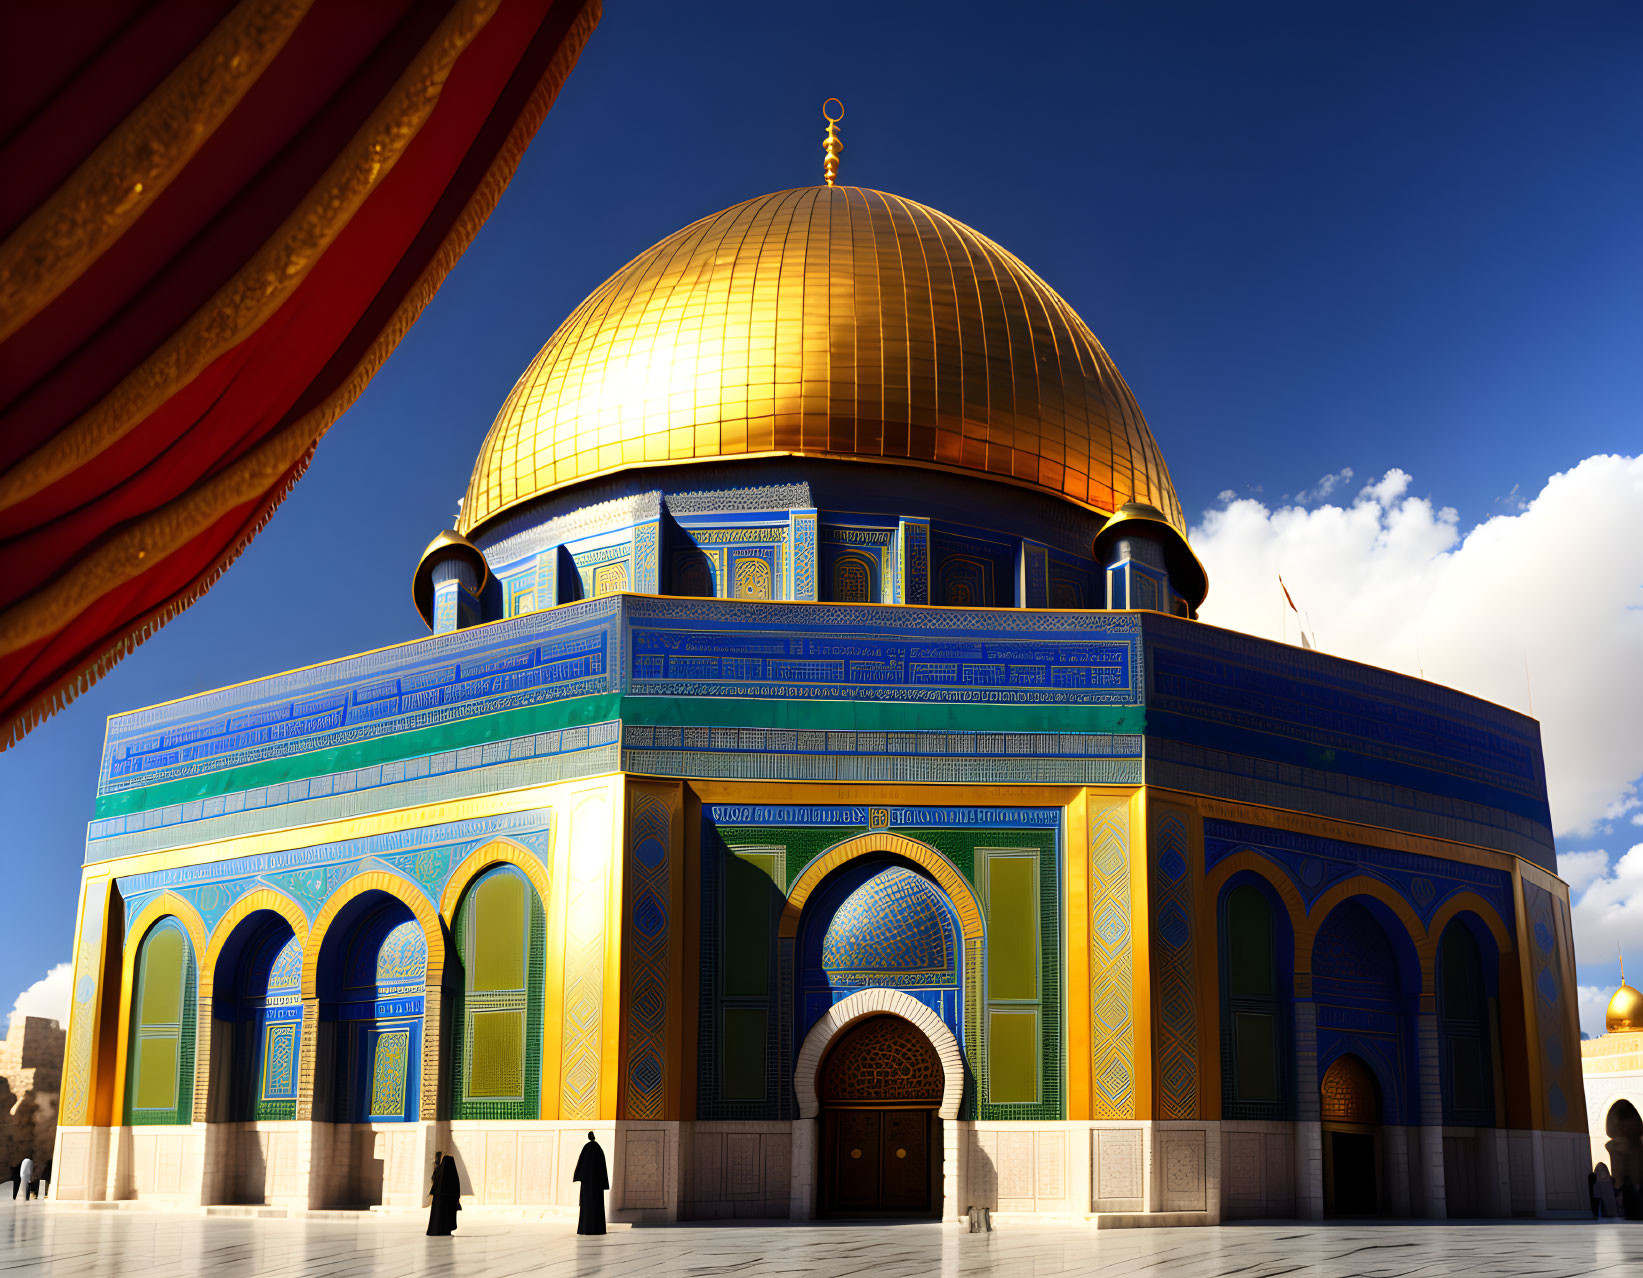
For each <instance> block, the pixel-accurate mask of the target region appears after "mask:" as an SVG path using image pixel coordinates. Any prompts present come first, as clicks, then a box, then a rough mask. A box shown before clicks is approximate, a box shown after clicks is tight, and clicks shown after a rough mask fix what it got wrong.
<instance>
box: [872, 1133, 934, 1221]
mask: <svg viewBox="0 0 1643 1278" xmlns="http://www.w3.org/2000/svg"><path fill="white" fill-rule="evenodd" d="M883 1118H884V1121H883V1125H882V1130H883V1133H884V1139H883V1145H882V1149H881V1152H880V1158H881V1166H882V1167H883V1171H882V1172H881V1173H880V1181H881V1183H882V1184H883V1186H884V1189H883V1198H882V1200H881V1201H882V1203H883V1207H884V1210H886V1211H924V1210H926V1209H927V1208H928V1207H929V1206H930V1111H929V1110H926V1109H887V1110H885V1111H884V1114H883Z"/></svg>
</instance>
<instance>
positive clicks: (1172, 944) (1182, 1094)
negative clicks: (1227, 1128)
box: [1152, 805, 1198, 1119]
mask: <svg viewBox="0 0 1643 1278" xmlns="http://www.w3.org/2000/svg"><path fill="white" fill-rule="evenodd" d="M1152 844H1153V850H1152V938H1153V939H1152V955H1153V971H1154V981H1155V982H1156V988H1157V991H1158V1041H1157V1045H1156V1051H1157V1071H1158V1117H1160V1118H1165V1119H1179V1118H1197V1117H1198V1000H1197V992H1196V989H1195V987H1194V965H1193V945H1194V938H1193V924H1192V915H1193V905H1192V873H1191V866H1190V864H1189V862H1188V857H1189V849H1188V835H1187V814H1186V813H1185V812H1183V811H1181V810H1180V809H1179V808H1171V807H1165V806H1163V805H1159V806H1157V807H1156V808H1155V809H1154V816H1153V820H1152Z"/></svg>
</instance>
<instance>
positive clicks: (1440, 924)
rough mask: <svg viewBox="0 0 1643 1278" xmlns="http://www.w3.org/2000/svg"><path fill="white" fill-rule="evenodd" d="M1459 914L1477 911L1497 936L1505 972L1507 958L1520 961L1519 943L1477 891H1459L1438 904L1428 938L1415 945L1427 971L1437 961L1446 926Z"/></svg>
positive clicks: (1497, 945)
mask: <svg viewBox="0 0 1643 1278" xmlns="http://www.w3.org/2000/svg"><path fill="white" fill-rule="evenodd" d="M1458 914H1475V915H1477V916H1478V922H1480V923H1482V924H1483V926H1484V927H1486V928H1488V929H1489V935H1490V936H1492V937H1494V938H1495V948H1496V949H1497V950H1498V951H1499V952H1500V957H1501V971H1502V973H1504V972H1506V970H1507V968H1506V965H1505V960H1506V958H1507V956H1508V955H1510V956H1512V962H1513V964H1514V965H1515V964H1516V963H1517V946H1516V945H1515V944H1514V942H1513V940H1512V930H1511V929H1510V928H1509V927H1507V926H1506V923H1505V921H1504V920H1503V919H1502V918H1501V917H1500V915H1499V914H1498V913H1497V912H1496V910H1495V907H1494V906H1492V905H1490V904H1489V902H1487V901H1485V900H1484V899H1483V898H1482V897H1481V896H1479V895H1478V894H1477V893H1476V892H1457V893H1455V895H1454V896H1452V897H1450V898H1449V899H1448V900H1447V901H1445V902H1444V903H1443V904H1442V905H1440V906H1439V907H1438V911H1437V913H1436V914H1434V915H1433V916H1432V922H1431V924H1430V926H1428V927H1427V929H1426V938H1425V940H1424V941H1422V942H1421V943H1420V945H1418V946H1417V947H1416V948H1417V950H1418V951H1419V953H1420V956H1421V968H1422V970H1425V969H1427V968H1429V967H1431V966H1432V965H1433V964H1435V963H1436V962H1437V958H1438V942H1439V941H1441V940H1442V939H1443V932H1444V929H1445V928H1447V927H1448V926H1449V924H1450V923H1452V922H1453V921H1454V919H1455V916H1456V915H1458Z"/></svg>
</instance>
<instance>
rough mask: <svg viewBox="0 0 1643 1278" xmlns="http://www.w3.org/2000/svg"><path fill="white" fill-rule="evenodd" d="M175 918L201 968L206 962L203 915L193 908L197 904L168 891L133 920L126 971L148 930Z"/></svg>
mask: <svg viewBox="0 0 1643 1278" xmlns="http://www.w3.org/2000/svg"><path fill="white" fill-rule="evenodd" d="M168 914H169V915H174V916H175V917H176V919H177V922H179V923H181V924H182V925H183V931H185V932H187V933H188V939H189V940H190V941H191V942H192V943H193V945H194V962H195V963H196V964H199V963H201V962H203V961H204V959H205V947H206V930H205V920H204V919H203V918H201V917H200V912H199V911H198V910H197V909H195V908H194V903H193V902H192V901H189V900H187V899H186V898H184V897H181V896H178V895H177V894H176V893H175V892H172V891H170V890H169V889H168V890H166V891H164V892H161V893H160V894H159V895H158V896H157V897H155V898H154V899H153V900H152V901H150V902H149V903H148V904H147V905H145V906H143V908H142V909H141V910H140V911H139V912H138V914H137V917H136V918H135V919H133V920H132V922H131V926H130V927H129V928H127V929H126V936H125V949H126V970H127V971H128V972H129V971H130V969H131V955H132V953H133V951H134V950H135V948H136V946H135V943H136V942H137V941H140V940H142V938H143V936H144V935H145V934H146V933H147V932H148V929H149V928H151V927H153V926H154V925H155V924H156V923H158V922H159V921H160V920H161V919H163V918H165V917H166V916H167V915H168Z"/></svg>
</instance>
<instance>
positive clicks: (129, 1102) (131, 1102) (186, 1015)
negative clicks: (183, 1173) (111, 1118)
mask: <svg viewBox="0 0 1643 1278" xmlns="http://www.w3.org/2000/svg"><path fill="white" fill-rule="evenodd" d="M132 993H133V1001H132V1008H131V1036H130V1039H129V1041H128V1048H127V1053H128V1055H129V1057H130V1062H131V1063H130V1065H129V1067H128V1074H127V1079H126V1118H125V1121H126V1123H127V1124H128V1125H130V1126H133V1127H136V1126H143V1125H153V1124H176V1123H188V1122H192V1121H193V1118H194V1112H193V1111H194V1095H193V1093H194V1028H195V1027H194V998H195V976H194V947H193V946H192V945H191V944H190V943H189V939H188V933H187V932H185V931H183V927H182V924H181V923H179V922H178V921H177V920H176V919H174V918H166V919H162V920H160V922H158V923H156V924H155V925H154V926H153V928H151V929H150V930H149V933H148V935H147V936H145V937H144V938H143V941H142V949H141V951H140V952H139V953H138V955H137V979H136V981H135V982H134V984H133V986H132Z"/></svg>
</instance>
